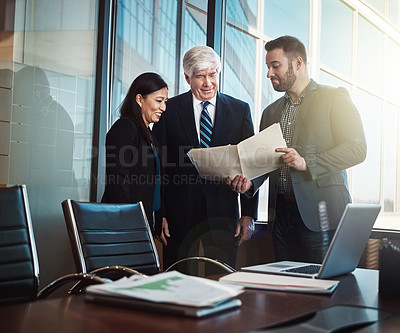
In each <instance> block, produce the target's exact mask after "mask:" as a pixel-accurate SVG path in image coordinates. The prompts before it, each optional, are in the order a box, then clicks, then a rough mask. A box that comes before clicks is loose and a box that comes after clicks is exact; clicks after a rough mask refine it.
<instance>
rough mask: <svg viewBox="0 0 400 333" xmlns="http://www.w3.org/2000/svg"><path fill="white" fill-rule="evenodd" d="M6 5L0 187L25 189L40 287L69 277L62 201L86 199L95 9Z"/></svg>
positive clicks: (73, 4) (71, 2) (70, 4)
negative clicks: (63, 275) (7, 15)
mask: <svg viewBox="0 0 400 333" xmlns="http://www.w3.org/2000/svg"><path fill="white" fill-rule="evenodd" d="M7 4H8V6H9V7H8V11H7V13H9V14H10V17H9V19H10V20H12V21H13V24H10V25H9V26H8V32H9V39H8V41H9V45H8V50H9V52H8V53H4V52H1V53H0V66H1V68H0V82H1V83H0V86H1V87H0V95H1V96H2V95H6V96H7V99H2V102H1V103H2V106H1V109H2V113H4V114H2V115H1V119H0V123H1V124H2V127H4V131H3V130H0V131H1V136H2V140H1V141H2V146H3V147H7V149H6V150H4V151H2V154H1V168H0V170H1V171H0V183H1V184H3V185H12V184H26V185H27V190H28V197H29V203H30V208H31V214H32V220H33V226H34V232H35V237H36V244H37V248H38V257H39V263H40V275H41V279H40V281H41V283H42V284H43V285H44V284H47V283H48V282H50V281H52V280H53V279H55V278H56V277H58V276H60V275H62V274H66V273H70V272H73V271H74V270H75V268H74V265H73V261H72V253H71V250H70V246H69V239H68V235H67V232H66V228H65V222H64V217H63V213H62V209H61V201H63V200H65V199H67V198H71V199H76V200H86V201H87V200H88V199H89V180H90V167H91V147H92V125H93V123H92V119H93V106H92V105H93V83H94V75H95V73H94V59H95V53H94V50H95V37H96V29H95V23H96V13H97V3H96V1H95V0H88V1H84V2H82V1H78V0H68V1H67V0H55V1H45V0H35V1H30V0H27V1H18V0H16V1H8V2H7ZM0 45H1V47H0V49H3V47H4V46H5V45H4V39H0Z"/></svg>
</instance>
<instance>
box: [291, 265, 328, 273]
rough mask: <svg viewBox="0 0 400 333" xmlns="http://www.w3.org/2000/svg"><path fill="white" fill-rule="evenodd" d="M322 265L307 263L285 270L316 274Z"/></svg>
mask: <svg viewBox="0 0 400 333" xmlns="http://www.w3.org/2000/svg"><path fill="white" fill-rule="evenodd" d="M320 268H321V265H307V266H301V267H295V268H290V269H285V270H284V272H293V273H303V274H316V273H318V272H319V270H320Z"/></svg>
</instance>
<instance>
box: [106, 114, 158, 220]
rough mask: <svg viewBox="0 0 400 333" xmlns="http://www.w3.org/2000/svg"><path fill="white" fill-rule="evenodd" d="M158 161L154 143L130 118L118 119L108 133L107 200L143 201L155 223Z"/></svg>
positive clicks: (121, 201) (123, 201)
mask: <svg viewBox="0 0 400 333" xmlns="http://www.w3.org/2000/svg"><path fill="white" fill-rule="evenodd" d="M156 177H157V165H156V159H155V155H154V151H153V148H152V146H151V145H150V144H149V142H148V141H147V140H146V138H144V137H143V135H142V134H141V133H140V130H139V127H138V125H137V124H136V123H135V122H134V121H133V120H131V119H129V118H120V119H118V120H117V121H116V122H115V123H114V125H113V126H112V127H111V129H110V130H109V131H108V133H107V137H106V186H105V190H104V194H103V198H102V200H101V201H102V202H105V203H137V202H139V201H142V203H143V206H144V209H145V212H146V216H147V219H148V221H149V223H150V225H152V224H153V201H154V190H155V186H156Z"/></svg>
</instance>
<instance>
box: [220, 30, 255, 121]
mask: <svg viewBox="0 0 400 333" xmlns="http://www.w3.org/2000/svg"><path fill="white" fill-rule="evenodd" d="M225 36H226V41H225V63H224V93H226V94H228V95H231V96H233V97H235V98H239V99H241V100H243V101H245V102H247V103H249V105H250V110H251V114H252V119H253V121H254V92H255V82H254V78H255V75H256V67H255V59H256V54H255V52H256V42H255V40H254V39H253V38H252V37H251V36H249V35H246V34H244V33H242V32H240V31H238V30H236V29H234V28H231V27H230V26H226V32H225Z"/></svg>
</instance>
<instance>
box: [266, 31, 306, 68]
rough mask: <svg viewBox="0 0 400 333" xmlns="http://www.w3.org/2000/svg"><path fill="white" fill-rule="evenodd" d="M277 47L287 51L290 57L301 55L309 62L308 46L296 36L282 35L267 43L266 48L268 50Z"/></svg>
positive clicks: (304, 60)
mask: <svg viewBox="0 0 400 333" xmlns="http://www.w3.org/2000/svg"><path fill="white" fill-rule="evenodd" d="M275 49H283V52H285V53H286V55H287V56H288V58H289V59H293V58H296V57H298V56H300V57H301V58H302V59H303V62H304V63H305V64H307V53H306V48H305V46H304V44H303V43H302V42H301V41H300V40H299V39H297V38H296V37H293V36H282V37H278V38H276V39H274V40H270V41H269V42H268V43H267V44H265V50H266V51H267V52H269V51H272V50H275Z"/></svg>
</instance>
